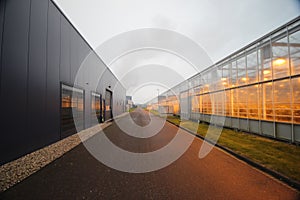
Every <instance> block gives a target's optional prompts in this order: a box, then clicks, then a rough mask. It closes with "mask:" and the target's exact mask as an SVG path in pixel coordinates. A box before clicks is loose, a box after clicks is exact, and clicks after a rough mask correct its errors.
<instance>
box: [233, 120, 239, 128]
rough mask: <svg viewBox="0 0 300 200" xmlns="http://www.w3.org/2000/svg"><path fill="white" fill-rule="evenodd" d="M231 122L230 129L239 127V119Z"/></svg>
mask: <svg viewBox="0 0 300 200" xmlns="http://www.w3.org/2000/svg"><path fill="white" fill-rule="evenodd" d="M231 122H232V128H240V126H239V119H237V118H232V119H231Z"/></svg>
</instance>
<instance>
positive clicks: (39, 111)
mask: <svg viewBox="0 0 300 200" xmlns="http://www.w3.org/2000/svg"><path fill="white" fill-rule="evenodd" d="M47 12H48V1H41V0H31V15H30V36H29V57H28V59H29V61H28V63H29V65H28V112H27V117H28V131H27V140H28V142H29V143H30V145H31V148H33V149H35V148H38V147H41V146H43V145H44V144H45V143H46V140H47V138H46V137H45V133H43V131H41V130H44V129H45V124H46V123H45V121H46V120H45V117H46V116H45V115H46V112H45V111H46V64H47V63H46V61H47V57H46V56H47V55H46V54H47V47H46V46H47Z"/></svg>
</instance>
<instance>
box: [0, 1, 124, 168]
mask: <svg viewBox="0 0 300 200" xmlns="http://www.w3.org/2000/svg"><path fill="white" fill-rule="evenodd" d="M0 46H1V48H0V63H1V65H0V76H1V81H0V109H1V112H0V113H1V140H0V164H4V163H6V162H8V161H11V160H14V159H16V158H18V157H20V156H22V155H25V154H27V153H29V152H32V151H34V150H37V149H39V148H41V147H44V146H46V145H49V144H51V143H53V142H56V141H58V140H60V139H62V138H63V137H67V136H68V135H70V134H73V133H74V132H70V133H69V134H62V132H61V105H62V101H63V100H62V99H61V98H62V94H61V93H62V86H64V85H66V86H71V87H73V86H74V80H75V76H76V73H77V71H78V69H79V67H80V65H81V63H82V62H83V60H84V59H85V58H86V56H87V55H89V57H93V60H92V59H90V60H92V61H91V62H92V64H93V65H94V66H93V67H95V66H96V67H97V68H101V69H102V70H103V71H105V75H104V76H103V77H102V80H101V82H100V84H99V85H98V87H97V89H96V90H95V91H92V90H91V89H89V88H88V86H86V87H83V88H82V87H81V88H79V89H82V90H83V91H84V97H83V102H82V107H83V111H84V114H83V115H84V116H83V120H84V122H83V123H84V124H83V126H84V128H88V127H90V126H91V125H92V124H94V123H91V121H92V120H91V119H90V118H91V115H92V113H91V112H92V111H91V109H92V106H91V96H92V92H94V93H97V94H99V95H101V97H102V96H105V91H106V89H107V87H108V86H111V88H112V90H113V88H114V86H115V85H116V84H117V83H118V80H117V79H116V78H115V77H114V75H113V74H112V73H111V72H110V71H109V70H107V68H106V66H105V64H104V63H103V62H102V61H101V60H100V58H99V57H98V56H97V55H96V54H95V53H94V52H93V51H92V49H91V47H90V46H89V45H88V44H87V42H86V41H85V40H84V39H83V38H82V36H81V35H80V34H79V33H78V32H77V31H76V30H75V28H74V27H73V26H72V25H71V24H70V22H69V21H68V20H67V19H66V18H65V17H64V15H63V14H62V13H61V12H60V11H59V9H58V8H57V7H56V6H55V5H54V4H53V3H52V2H51V1H50V0H22V1H19V0H1V1H0ZM91 52H92V53H91ZM104 83H105V84H104ZM74 87H75V88H76V86H74ZM120 88H121V89H120ZM112 92H113V105H112V106H111V107H112V108H113V109H114V110H113V111H114V114H115V115H116V114H120V113H122V112H123V111H124V105H123V104H124V102H125V93H126V91H125V89H124V88H123V87H118V90H117V91H116V92H117V93H118V94H116V93H115V92H114V91H112ZM101 102H102V100H101ZM120 105H121V106H120ZM103 107H104V106H103Z"/></svg>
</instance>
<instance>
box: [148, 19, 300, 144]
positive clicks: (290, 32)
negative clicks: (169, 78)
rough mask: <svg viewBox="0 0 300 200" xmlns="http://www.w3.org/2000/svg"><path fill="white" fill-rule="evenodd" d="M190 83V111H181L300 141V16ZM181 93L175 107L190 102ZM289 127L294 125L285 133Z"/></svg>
mask: <svg viewBox="0 0 300 200" xmlns="http://www.w3.org/2000/svg"><path fill="white" fill-rule="evenodd" d="M187 82H188V88H189V90H188V91H189V93H188V94H185V95H184V96H189V98H188V101H189V104H188V107H189V111H186V110H180V114H181V115H182V114H184V115H188V116H189V118H190V119H192V120H196V121H205V120H206V121H207V119H206V118H205V117H203V116H207V115H210V116H211V115H216V116H225V117H226V120H227V119H229V120H231V121H230V123H228V124H226V126H229V127H235V126H236V127H239V128H240V129H242V130H246V131H251V130H252V129H254V128H253V127H251V126H252V124H255V130H257V131H256V133H259V134H265V135H268V136H271V137H276V138H279V139H285V140H290V141H292V142H300V140H299V138H300V133H299V131H297V130H300V128H299V127H300V17H298V18H296V19H294V20H293V21H291V22H289V23H287V24H286V25H284V26H282V27H280V28H278V29H277V30H276V31H273V32H272V33H270V34H268V35H266V36H264V37H262V38H261V39H259V40H257V41H255V42H253V43H252V44H250V45H248V46H247V47H245V48H243V49H241V50H239V51H238V52H236V53H234V54H232V55H230V56H228V57H227V58H225V59H223V60H221V61H220V62H218V63H217V64H215V65H214V66H211V67H209V68H208V69H206V70H204V71H202V72H200V73H199V74H197V75H196V76H193V77H192V78H190V79H189V80H188V81H187ZM179 87H182V84H181V85H179V86H176V87H175V88H172V91H177V90H176V88H179ZM179 91H180V89H179ZM183 92H184V91H183V90H181V91H180V92H179V93H177V94H176V95H177V96H178V97H180V98H178V99H179V100H180V102H179V106H177V107H180V105H182V104H186V101H187V100H186V99H187V98H182V96H183ZM166 93H168V92H166ZM183 101H184V102H183ZM150 104H151V102H150ZM168 106H174V105H171V104H169V105H168ZM188 112H189V114H187V113H188ZM245 120H246V122H247V126H245V127H242V126H241V124H242V123H244V122H245ZM252 122H253V123H252ZM254 122H258V123H259V124H258V125H257V123H254ZM234 124H237V125H234ZM287 125H288V126H290V127H291V128H289V129H286V130H287V131H286V132H285V133H282V130H284V129H285V128H282V127H286V126H287ZM257 127H259V129H257ZM297 138H298V139H297Z"/></svg>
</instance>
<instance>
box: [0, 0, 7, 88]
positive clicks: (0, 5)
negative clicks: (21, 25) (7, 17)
mask: <svg viewBox="0 0 300 200" xmlns="http://www.w3.org/2000/svg"><path fill="white" fill-rule="evenodd" d="M5 1H6V0H2V1H0V77H1V69H2V63H1V58H2V39H3V38H2V36H3V30H4V29H3V26H4V13H5ZM0 90H1V81H0Z"/></svg>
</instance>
